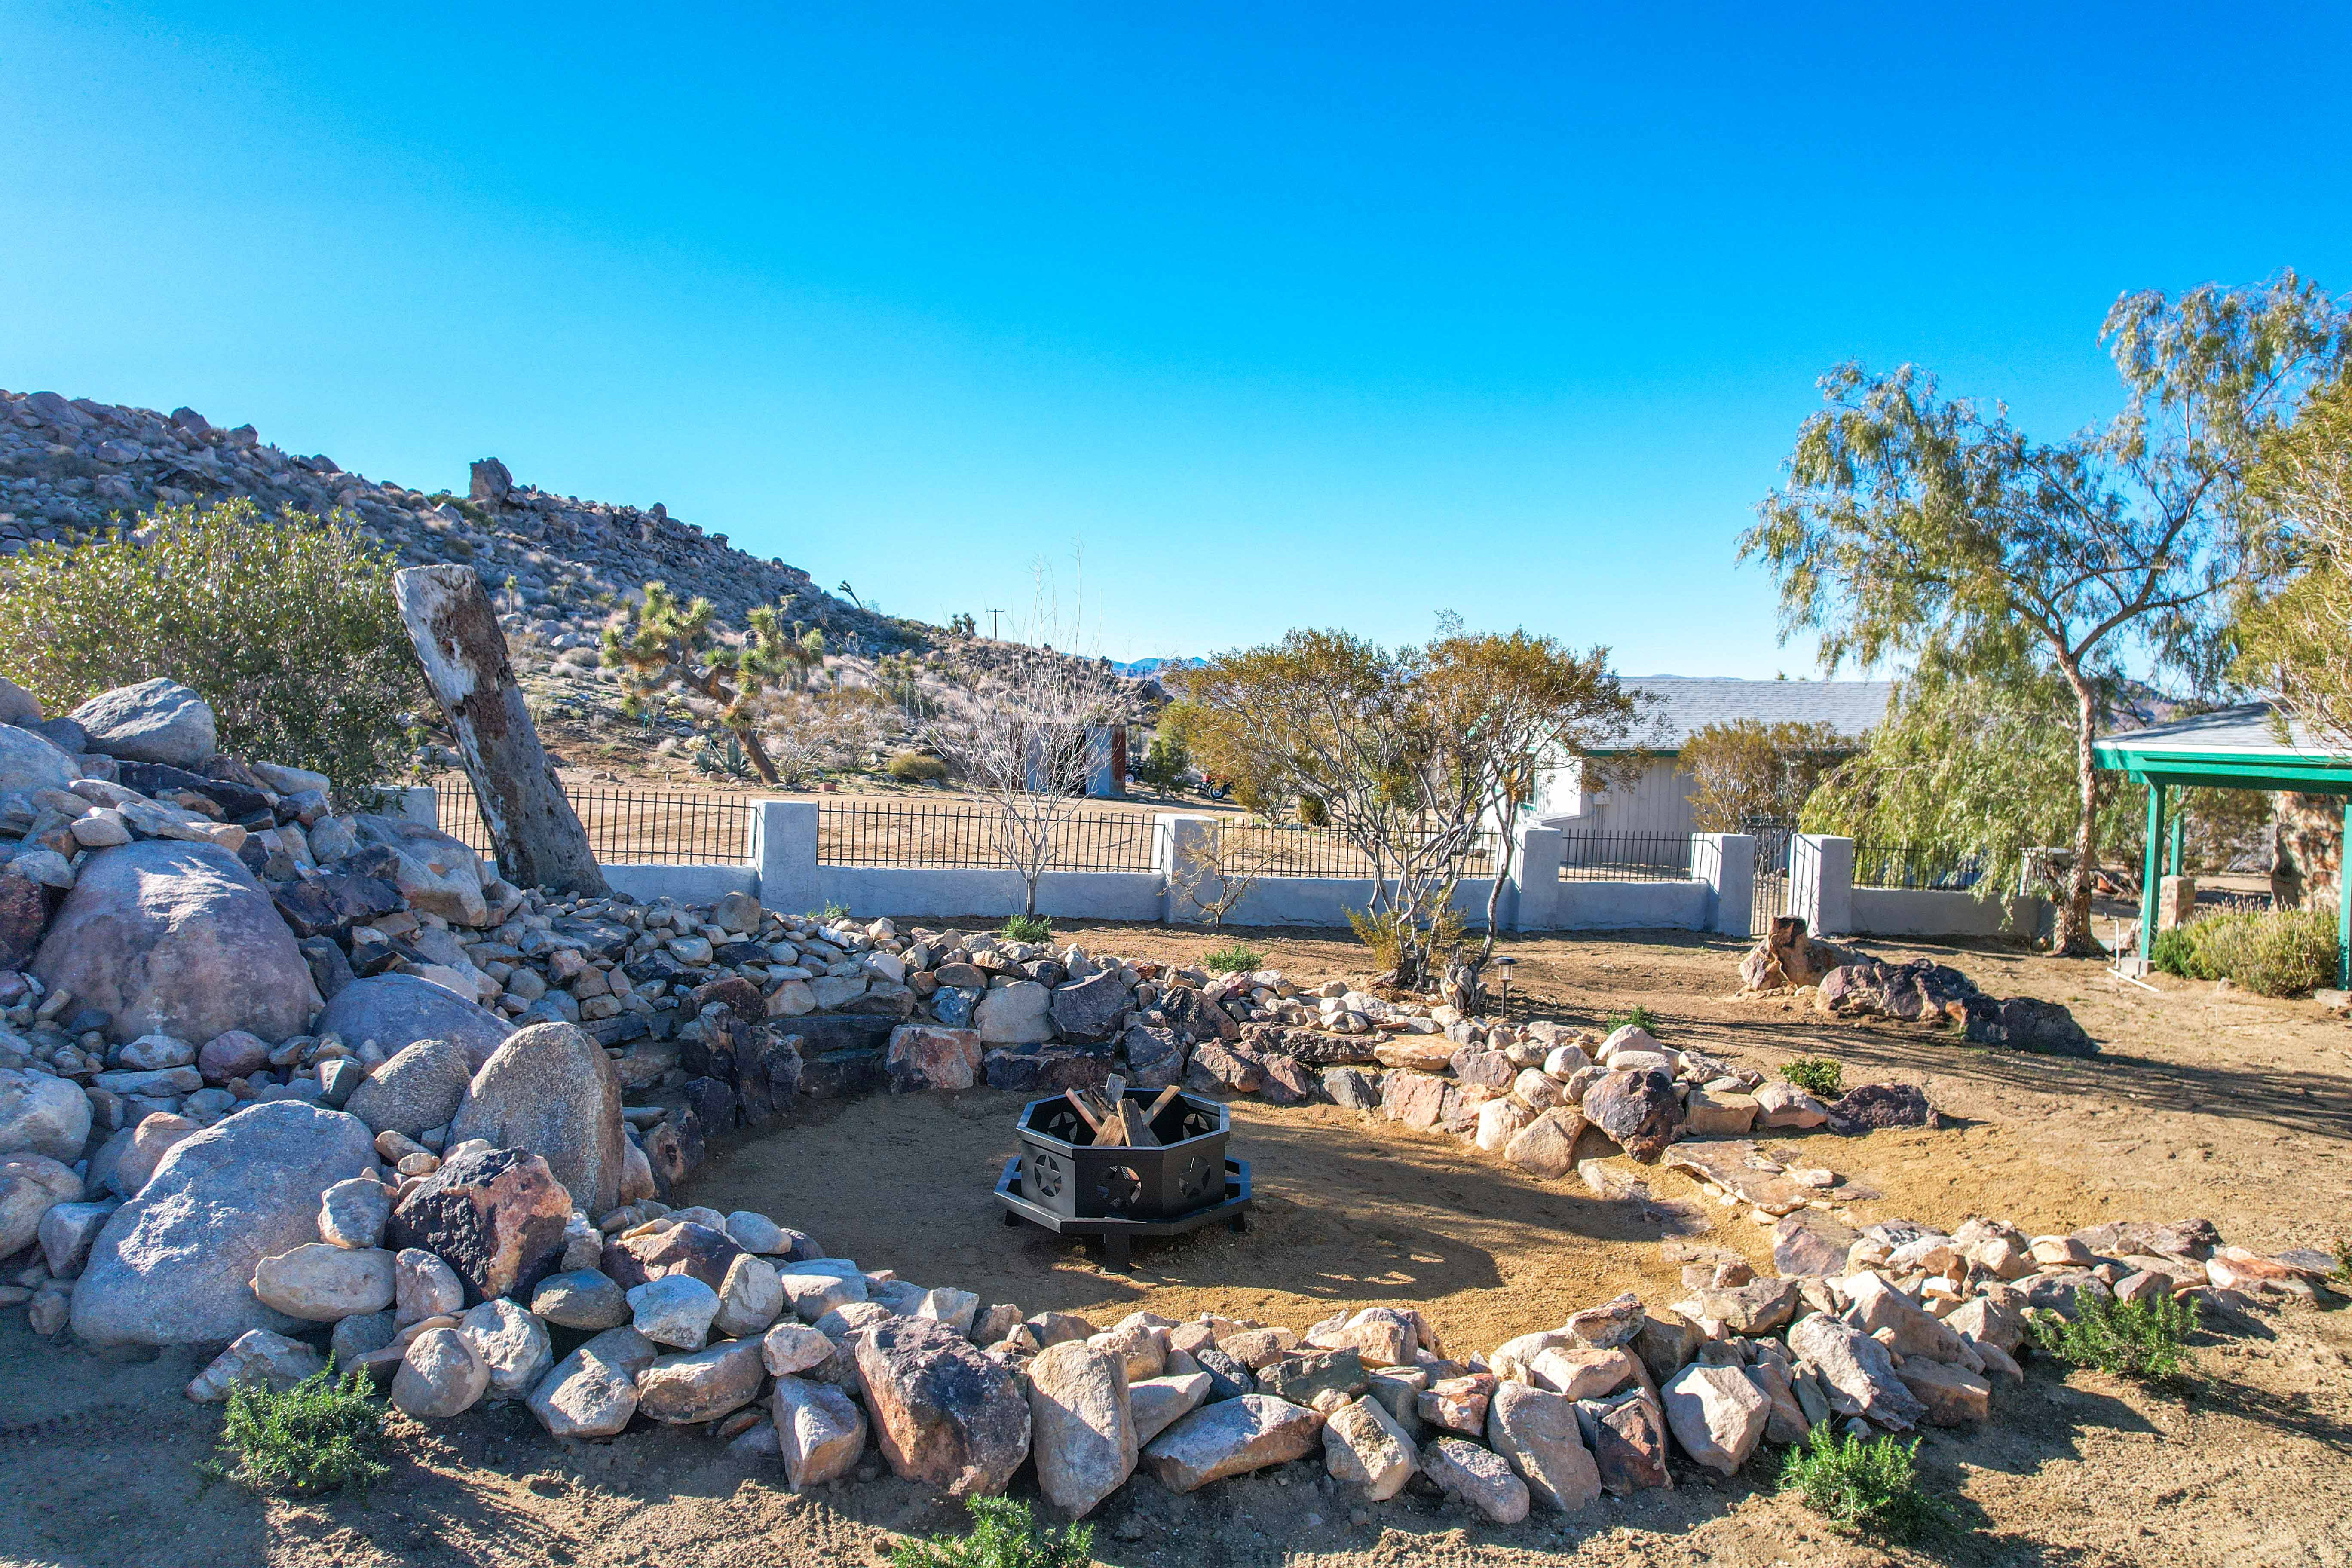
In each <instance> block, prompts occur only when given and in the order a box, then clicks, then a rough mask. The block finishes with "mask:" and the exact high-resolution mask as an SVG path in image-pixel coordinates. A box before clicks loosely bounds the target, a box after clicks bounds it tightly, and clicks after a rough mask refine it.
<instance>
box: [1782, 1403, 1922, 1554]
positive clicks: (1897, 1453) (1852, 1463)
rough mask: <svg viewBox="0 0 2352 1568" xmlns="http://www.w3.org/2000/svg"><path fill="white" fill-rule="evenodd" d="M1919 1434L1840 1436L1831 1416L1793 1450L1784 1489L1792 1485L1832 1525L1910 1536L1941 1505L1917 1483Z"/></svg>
mask: <svg viewBox="0 0 2352 1568" xmlns="http://www.w3.org/2000/svg"><path fill="white" fill-rule="evenodd" d="M1918 1454H1919V1439H1917V1438H1916V1437H1914V1438H1913V1439H1911V1441H1910V1442H1908V1443H1902V1442H1898V1441H1896V1440H1895V1438H1893V1437H1873V1438H1871V1439H1870V1440H1869V1441H1867V1442H1865V1441H1864V1440H1863V1439H1862V1438H1860V1437H1856V1436H1843V1437H1841V1436H1838V1435H1837V1433H1835V1432H1834V1431H1832V1429H1831V1427H1830V1426H1829V1424H1828V1423H1827V1422H1824V1423H1822V1425H1821V1426H1816V1427H1814V1428H1813V1431H1812V1436H1811V1437H1809V1438H1807V1439H1806V1440H1805V1441H1804V1442H1803V1443H1801V1444H1800V1445H1799V1446H1797V1447H1793V1448H1791V1449H1790V1450H1789V1458H1788V1461H1787V1462H1786V1463H1785V1464H1783V1465H1782V1466H1781V1467H1780V1489H1782V1490H1783V1491H1793V1492H1795V1493H1796V1494H1797V1496H1798V1500H1800V1501H1801V1502H1802V1503H1803V1504H1804V1505H1805V1506H1806V1507H1807V1508H1809V1509H1811V1510H1813V1511H1814V1512H1815V1513H1818V1514H1820V1515H1821V1516H1822V1518H1824V1519H1826V1520H1828V1521H1829V1522H1830V1527H1831V1528H1832V1529H1833V1530H1838V1531H1844V1532H1846V1533H1849V1534H1853V1535H1874V1536H1877V1537H1879V1538H1881V1539H1882V1540H1886V1541H1908V1540H1910V1539H1911V1538H1912V1537H1913V1536H1915V1535H1917V1534H1918V1533H1919V1532H1920V1531H1922V1530H1924V1529H1925V1528H1927V1525H1929V1524H1930V1523H1932V1522H1934V1521H1935V1519H1936V1517H1937V1512H1938V1511H1939V1510H1937V1506H1936V1503H1935V1501H1934V1500H1933V1499H1931V1498H1929V1497H1928V1496H1927V1493H1925V1492H1923V1491H1921V1490H1920V1489H1919V1470H1918V1465H1917V1459H1918Z"/></svg>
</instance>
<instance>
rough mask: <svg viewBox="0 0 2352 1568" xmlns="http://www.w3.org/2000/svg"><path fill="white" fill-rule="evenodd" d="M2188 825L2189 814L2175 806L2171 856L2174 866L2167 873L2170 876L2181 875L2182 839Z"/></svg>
mask: <svg viewBox="0 0 2352 1568" xmlns="http://www.w3.org/2000/svg"><path fill="white" fill-rule="evenodd" d="M2188 826H2189V814H2188V813H2187V812H2185V811H2182V810H2180V809H2179V807H2175V808H2174V810H2173V813H2172V851H2171V858H2170V865H2171V870H2170V871H2168V872H2167V873H2166V874H2167V875H2168V876H2173V877H2178V876H2179V875H2180V870H2181V867H2180V862H2181V859H2182V856H2181V853H2180V851H2181V847H2182V845H2181V840H2182V838H2183V837H2185V836H2186V830H2187V828H2188Z"/></svg>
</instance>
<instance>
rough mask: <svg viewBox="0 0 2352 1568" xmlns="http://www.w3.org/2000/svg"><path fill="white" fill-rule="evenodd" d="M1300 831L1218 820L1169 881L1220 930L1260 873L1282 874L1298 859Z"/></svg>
mask: <svg viewBox="0 0 2352 1568" xmlns="http://www.w3.org/2000/svg"><path fill="white" fill-rule="evenodd" d="M1295 836H1296V830H1295V829H1289V828H1283V827H1277V826H1272V825H1269V824H1261V823H1255V822H1250V823H1240V822H1216V823H1212V824H1210V825H1209V831H1208V834H1207V836H1206V837H1205V838H1204V839H1203V840H1202V843H1201V845H1200V846H1199V847H1198V848H1197V849H1196V850H1195V851H1194V852H1193V853H1192V855H1191V856H1189V857H1187V858H1185V859H1184V860H1183V861H1182V862H1181V864H1177V865H1174V866H1172V867H1171V869H1170V871H1169V873H1168V886H1169V888H1170V889H1171V890H1172V891H1173V892H1174V893H1175V894H1176V896H1177V897H1178V898H1180V899H1181V900H1184V901H1185V902H1186V903H1187V904H1190V905H1191V906H1192V908H1193V909H1194V910H1198V911H1199V913H1200V916H1201V922H1202V924H1203V925H1205V926H1207V927H1208V928H1209V929H1210V930H1211V931H1217V930H1219V929H1221V928H1222V927H1223V925H1224V923H1225V917H1226V916H1227V915H1229V914H1231V913H1233V912H1234V909H1235V908H1237V907H1238V906H1239V905H1240V903H1241V901H1242V900H1244V898H1247V897H1248V896H1249V890H1250V889H1252V888H1254V887H1255V886H1256V885H1257V879H1259V878H1260V877H1266V876H1275V875H1278V874H1279V873H1280V871H1281V868H1284V867H1286V866H1289V865H1291V864H1292V863H1293V862H1294V861H1295V860H1296V858H1297V845H1296V844H1294V843H1292V842H1290V841H1289V840H1290V839H1291V838H1293V837H1295Z"/></svg>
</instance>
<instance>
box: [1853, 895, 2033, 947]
mask: <svg viewBox="0 0 2352 1568" xmlns="http://www.w3.org/2000/svg"><path fill="white" fill-rule="evenodd" d="M1851 900H1852V901H1851V904H1850V906H1849V907H1850V909H1851V910H1852V913H1851V915H1850V917H1849V919H1848V921H1847V922H1846V923H1847V927H1848V929H1847V930H1845V931H1836V932H1832V933H1831V934H1832V935H1839V936H1923V937H1937V936H2024V937H2030V936H2032V935H2033V934H2034V933H2035V932H2036V931H2039V930H2040V929H2041V926H2042V920H2043V918H2044V912H2045V910H2047V908H2048V905H2047V903H2046V901H2045V900H2042V899H2039V898H2031V897H2029V898H2021V899H1979V898H1978V897H1977V896H1976V895H1975V894H1973V893H1946V892H1937V891H1933V890H1930V889H1916V888H1856V889H1853V893H1852V895H1851Z"/></svg>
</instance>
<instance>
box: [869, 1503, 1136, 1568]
mask: <svg viewBox="0 0 2352 1568" xmlns="http://www.w3.org/2000/svg"><path fill="white" fill-rule="evenodd" d="M964 1506H965V1507H967V1508H969V1509H971V1517H972V1526H971V1534H969V1535H965V1536H961V1537H957V1536H948V1535H942V1536H937V1537H934V1538H933V1539H931V1540H929V1541H902V1542H899V1543H898V1550H896V1551H895V1552H891V1553H890V1564H891V1568H1087V1564H1088V1563H1092V1562H1093V1561H1094V1556H1095V1531H1094V1526H1092V1525H1090V1524H1066V1525H1064V1526H1062V1528H1061V1529H1059V1530H1040V1529H1038V1528H1037V1521H1036V1520H1035V1518H1034V1517H1033V1516H1032V1515H1031V1513H1030V1512H1029V1505H1028V1504H1027V1503H1025V1502H1023V1501H1021V1500H1017V1499H1014V1498H1006V1497H976V1498H972V1499H971V1500H969V1501H967V1502H966V1503H965V1505H964Z"/></svg>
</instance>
